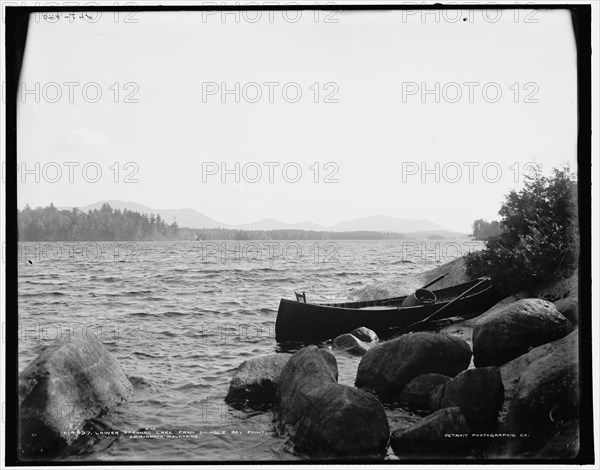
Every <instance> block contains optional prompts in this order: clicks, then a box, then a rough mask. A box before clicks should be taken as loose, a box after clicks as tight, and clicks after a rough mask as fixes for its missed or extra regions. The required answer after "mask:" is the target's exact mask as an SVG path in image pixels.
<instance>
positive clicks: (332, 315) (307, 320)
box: [275, 278, 500, 343]
mask: <svg viewBox="0 0 600 470" xmlns="http://www.w3.org/2000/svg"><path fill="white" fill-rule="evenodd" d="M482 281H483V282H482ZM478 283H481V284H480V285H479V286H477V284H478ZM475 286H477V287H476V288H474V289H473V290H472V291H471V292H469V293H468V294H467V295H466V296H464V297H463V298H461V299H458V300H456V301H455V302H454V303H452V305H448V304H449V303H450V302H451V301H452V300H454V299H455V298H456V297H459V296H460V295H461V294H463V293H464V292H465V291H467V290H468V289H471V288H473V287H475ZM433 292H434V293H435V295H436V298H437V300H436V301H435V302H434V303H431V304H425V305H416V306H411V307H402V306H401V305H402V302H403V301H404V299H405V298H406V297H407V296H403V297H392V298H388V299H379V300H365V301H358V302H342V303H305V302H298V301H294V300H287V299H281V302H280V303H279V311H278V312H277V320H276V323H275V337H276V340H277V341H278V342H287V341H294V342H295V341H298V342H304V343H310V342H319V341H324V340H328V339H331V338H335V337H336V336H339V335H341V334H344V333H349V332H350V331H352V330H353V329H355V328H358V327H360V326H365V327H367V328H369V329H371V330H373V331H374V332H375V333H377V335H378V336H379V337H380V338H388V337H389V336H391V335H392V334H393V332H394V331H395V330H398V328H401V327H404V326H408V325H410V324H412V323H414V322H417V321H420V320H423V319H425V318H427V317H428V316H430V315H431V314H432V313H434V312H437V311H438V310H439V309H440V308H442V307H443V306H445V305H448V307H447V308H445V309H444V310H443V311H442V312H441V313H442V315H441V316H440V317H439V318H448V317H453V316H459V315H460V316H466V315H473V314H477V313H483V312H484V311H486V310H487V309H488V308H490V307H491V306H492V305H494V304H495V303H496V302H498V301H499V300H500V298H499V296H498V294H497V292H496V291H495V289H494V287H493V285H492V283H491V281H490V280H489V279H484V278H481V279H474V280H472V281H469V282H465V283H462V284H457V285H455V286H451V287H446V288H443V289H437V290H434V291H433Z"/></svg>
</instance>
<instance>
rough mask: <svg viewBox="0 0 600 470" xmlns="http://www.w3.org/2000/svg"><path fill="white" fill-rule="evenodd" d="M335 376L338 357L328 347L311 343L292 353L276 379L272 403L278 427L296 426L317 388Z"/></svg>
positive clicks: (310, 404) (311, 404)
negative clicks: (324, 347)
mask: <svg viewBox="0 0 600 470" xmlns="http://www.w3.org/2000/svg"><path fill="white" fill-rule="evenodd" d="M337 379H338V369H337V361H336V360H335V357H334V356H333V354H331V353H330V352H329V351H327V350H325V349H319V348H317V347H316V346H314V345H311V346H307V347H305V348H302V349H300V350H299V351H296V352H295V353H294V354H292V356H291V357H290V359H289V360H288V361H287V363H286V364H285V366H283V369H282V370H281V374H279V379H278V380H277V391H276V393H275V404H276V406H277V419H278V422H279V429H280V431H282V432H283V431H285V430H286V427H287V426H288V425H289V426H292V427H293V426H295V425H296V424H297V422H298V420H299V419H300V418H301V417H302V416H304V415H306V414H307V413H308V411H309V410H310V409H311V408H312V406H313V403H314V396H315V395H316V394H318V390H319V388H320V387H322V386H323V385H329V384H333V383H337Z"/></svg>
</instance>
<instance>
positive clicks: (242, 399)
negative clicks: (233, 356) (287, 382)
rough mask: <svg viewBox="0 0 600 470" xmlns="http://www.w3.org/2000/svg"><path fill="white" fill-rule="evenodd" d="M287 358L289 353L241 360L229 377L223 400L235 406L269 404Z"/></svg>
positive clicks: (273, 396) (273, 397)
mask: <svg viewBox="0 0 600 470" xmlns="http://www.w3.org/2000/svg"><path fill="white" fill-rule="evenodd" d="M289 358H290V355H289V354H270V355H268V356H262V357H255V358H252V359H248V360H247V361H244V362H242V363H241V364H240V366H239V367H238V368H237V370H236V371H235V374H234V376H233V378H232V379H231V383H230V384H229V391H228V392H227V396H226V397H225V402H226V403H230V404H232V405H235V406H238V405H250V406H255V405H263V404H267V405H268V404H271V403H272V402H273V400H274V399H275V391H276V390H277V380H278V379H279V375H280V374H281V371H282V369H283V366H285V364H286V363H287V361H288V359H289Z"/></svg>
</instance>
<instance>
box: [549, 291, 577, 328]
mask: <svg viewBox="0 0 600 470" xmlns="http://www.w3.org/2000/svg"><path fill="white" fill-rule="evenodd" d="M554 306H555V307H556V310H558V311H559V312H560V313H561V314H562V315H563V316H564V317H565V318H566V319H567V320H569V321H570V322H571V324H572V325H573V326H577V325H579V304H578V302H577V299H576V298H575V297H566V298H564V299H560V300H557V301H556V302H554Z"/></svg>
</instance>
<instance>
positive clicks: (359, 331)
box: [350, 326, 379, 343]
mask: <svg viewBox="0 0 600 470" xmlns="http://www.w3.org/2000/svg"><path fill="white" fill-rule="evenodd" d="M350 334H351V335H353V336H355V337H356V338H358V339H359V340H361V341H363V342H365V343H374V342H377V341H379V337H378V336H377V333H375V332H374V331H373V330H370V329H368V328H366V327H364V326H361V327H359V328H355V329H354V330H352V331H351V332H350Z"/></svg>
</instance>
